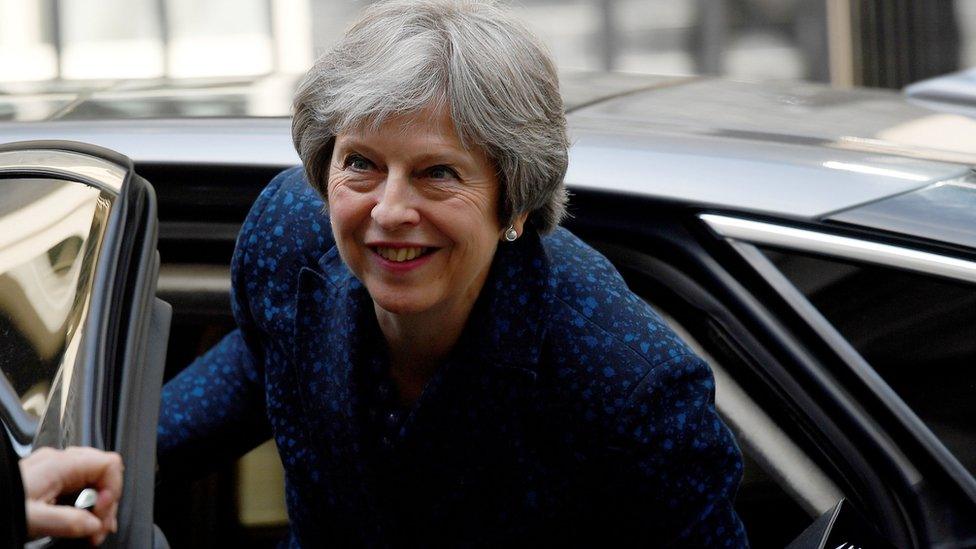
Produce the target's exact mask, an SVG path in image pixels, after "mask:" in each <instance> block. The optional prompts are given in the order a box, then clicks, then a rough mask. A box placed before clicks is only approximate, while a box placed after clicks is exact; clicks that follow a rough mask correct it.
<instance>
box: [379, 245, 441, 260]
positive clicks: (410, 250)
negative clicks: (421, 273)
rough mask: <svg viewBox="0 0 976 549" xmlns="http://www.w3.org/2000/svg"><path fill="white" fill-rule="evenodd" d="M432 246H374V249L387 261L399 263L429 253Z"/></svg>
mask: <svg viewBox="0 0 976 549" xmlns="http://www.w3.org/2000/svg"><path fill="white" fill-rule="evenodd" d="M429 249H430V248H426V247H420V246H410V247H392V246H374V247H373V251H374V252H376V254H377V255H379V256H380V257H382V258H383V259H385V260H387V261H395V262H397V263H403V262H405V261H413V260H414V259H417V258H418V257H420V256H422V255H424V254H425V253H427V251H428V250H429Z"/></svg>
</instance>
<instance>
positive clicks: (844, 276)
mask: <svg viewBox="0 0 976 549" xmlns="http://www.w3.org/2000/svg"><path fill="white" fill-rule="evenodd" d="M763 251H764V253H766V255H767V257H769V259H770V260H771V261H772V262H773V263H774V264H776V265H777V266H778V267H779V269H780V270H781V271H782V272H783V274H784V275H785V276H786V277H787V278H789V279H790V280H791V281H792V282H793V284H794V285H795V286H796V287H797V288H798V289H799V290H800V291H801V292H803V293H804V294H805V295H806V296H807V298H808V299H809V300H810V302H811V303H813V305H814V306H815V307H817V309H819V310H820V312H821V313H822V314H823V315H824V316H825V317H826V318H827V320H829V321H830V322H831V323H832V324H833V325H834V327H835V328H837V330H838V331H839V332H840V333H841V334H842V335H843V336H844V337H845V338H847V340H848V341H849V342H850V343H851V344H852V345H853V346H854V348H855V349H857V351H858V352H859V353H860V354H861V356H863V357H864V359H865V360H867V361H868V362H869V363H870V364H871V365H872V366H873V367H874V369H875V370H877V372H878V373H879V374H881V376H882V377H883V378H884V379H885V380H886V381H887V382H888V384H889V385H890V386H891V387H892V388H893V389H894V390H895V392H897V393H898V394H899V396H901V397H902V398H903V399H904V400H905V402H906V403H907V404H908V405H909V406H911V407H912V408H913V409H914V410H915V412H916V413H917V414H918V415H919V417H921V418H922V420H923V421H924V422H925V423H926V424H927V425H928V426H929V428H930V429H932V431H933V432H934V433H935V434H936V435H937V436H939V438H940V439H942V442H943V443H944V444H945V445H946V446H947V447H948V448H949V449H950V450H952V451H953V452H954V453H955V454H956V457H958V458H959V460H960V461H962V462H963V464H964V465H965V466H966V467H967V468H968V469H969V470H970V472H974V473H976V444H974V441H976V438H974V437H976V286H974V285H971V284H965V283H961V282H960V283H954V282H952V281H947V280H943V279H938V278H934V277H930V276H925V275H922V274H915V273H910V272H906V271H901V270H896V269H888V268H883V267H877V266H872V265H867V264H857V263H848V262H841V261H838V260H834V259H825V258H820V257H810V256H804V255H799V254H796V253H793V252H789V253H785V252H782V251H773V250H768V249H766V250H763Z"/></svg>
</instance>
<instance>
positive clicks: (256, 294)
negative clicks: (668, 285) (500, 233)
mask: <svg viewBox="0 0 976 549" xmlns="http://www.w3.org/2000/svg"><path fill="white" fill-rule="evenodd" d="M231 277H232V282H233V289H232V294H233V299H232V305H233V310H234V316H235V319H236V321H237V324H238V329H237V330H235V331H234V332H232V333H231V334H230V335H228V336H227V337H226V338H224V340H223V341H221V342H220V343H219V344H218V345H217V346H215V347H214V348H213V349H211V350H210V351H208V352H207V353H206V354H205V355H204V356H202V357H200V358H199V359H197V360H196V361H195V362H194V363H193V364H191V365H190V366H189V367H188V368H187V369H186V370H185V371H184V372H182V373H181V374H180V375H179V376H178V377H177V378H175V379H174V380H172V381H171V382H169V383H168V384H167V385H166V386H165V388H164V389H163V405H162V413H161V419H160V426H159V463H160V470H161V472H162V473H163V474H172V473H177V474H178V473H181V472H186V473H192V472H193V470H194V469H200V468H201V467H203V466H204V464H207V463H219V462H221V461H224V460H228V459H231V458H233V457H236V456H238V455H240V454H241V453H243V452H244V451H246V450H248V449H250V448H251V447H253V446H255V445H256V444H258V443H260V442H261V441H262V440H264V439H266V438H267V437H268V436H273V437H274V440H275V442H276V443H277V445H278V451H279V453H280V455H281V459H282V463H283V464H284V468H285V477H286V494H287V505H288V514H289V517H290V520H291V538H290V543H291V544H292V545H294V546H299V545H301V546H307V547H314V546H320V545H325V544H327V543H333V544H337V545H336V546H346V545H354V546H360V545H366V546H374V547H383V546H451V547H458V546H472V545H478V546H491V547H497V546H510V545H513V544H515V545H523V544H526V545H527V544H530V543H532V544H540V545H544V546H550V545H557V544H561V545H572V546H577V545H581V544H586V543H594V544H595V543H599V544H601V545H609V546H614V545H620V544H628V545H630V544H640V545H644V546H665V545H674V546H687V547H743V546H746V545H747V542H746V537H745V532H744V530H743V528H742V524H741V522H740V521H739V519H738V517H737V516H736V514H735V511H734V510H733V508H732V500H733V497H734V495H735V491H736V487H737V486H738V483H739V479H740V478H741V475H742V461H741V456H740V453H739V450H738V448H737V447H736V444H735V441H734V440H733V438H732V435H731V434H730V433H729V431H728V429H727V428H726V427H725V425H724V424H723V423H722V421H721V420H720V419H719V417H718V415H717V414H716V412H715V406H714V383H713V380H712V375H711V372H710V371H709V369H708V367H707V365H705V364H704V363H703V362H702V361H701V359H699V358H698V357H697V356H695V355H694V354H693V353H692V351H691V350H690V349H689V348H688V347H687V345H686V344H685V343H684V342H682V341H681V340H680V339H679V338H678V337H677V336H676V335H675V334H674V332H672V331H671V330H670V329H669V328H668V327H667V326H666V325H665V324H664V323H663V322H662V321H661V319H660V318H659V317H658V315H657V314H655V313H654V311H653V310H651V308H650V307H648V306H647V304H646V303H644V302H643V301H642V300H641V299H640V298H639V297H637V296H635V295H634V294H633V293H632V292H630V290H628V289H627V286H626V285H625V284H624V282H623V280H622V279H621V277H620V275H619V274H618V273H617V272H616V270H615V269H614V268H613V266H612V265H611V264H610V263H609V262H608V261H607V260H606V259H605V258H604V257H603V256H601V255H600V254H598V253H597V252H596V251H594V250H593V249H591V248H590V247H588V246H587V245H586V244H584V243H583V242H582V241H580V240H579V239H578V238H576V237H575V236H573V235H572V234H571V233H569V232H568V231H566V230H564V229H558V230H557V231H555V233H553V234H551V235H548V236H545V237H543V238H539V237H538V236H535V235H533V234H531V232H526V234H525V235H523V236H522V237H521V238H519V239H518V240H517V241H515V242H513V243H506V242H502V243H500V244H499V247H498V251H497V253H496V255H495V258H494V261H493V263H492V267H491V272H490V274H489V276H488V279H487V282H486V283H485V286H484V288H483V290H482V292H481V295H480V296H479V298H478V301H477V303H476V304H475V307H474V310H473V311H472V313H471V316H470V318H469V320H468V323H467V325H466V326H465V329H464V331H463V333H462V335H461V338H460V340H459V341H458V343H457V345H455V347H454V349H453V351H452V353H451V354H450V356H449V357H448V358H447V359H446V361H445V363H444V364H443V365H442V366H441V367H440V368H439V369H438V371H437V372H436V373H435V375H434V377H433V378H432V379H431V380H430V382H429V383H428V385H427V387H426V388H425V390H424V392H423V395H422V396H421V397H420V399H419V400H418V401H417V403H416V404H415V405H414V407H413V408H412V409H410V410H406V411H404V415H403V416H402V417H400V418H396V421H397V422H398V423H397V425H396V428H395V429H394V428H390V429H387V430H385V431H384V430H382V429H379V428H377V427H376V426H377V425H380V424H378V423H377V422H376V421H375V418H372V419H371V418H370V417H369V416H370V414H369V411H370V410H371V409H373V410H375V409H376V408H375V406H376V400H375V399H372V398H371V396H370V395H373V394H374V392H375V390H376V388H377V385H376V384H377V383H378V382H379V381H378V378H377V377H376V376H374V375H371V374H370V372H377V371H382V367H380V368H378V369H377V368H376V366H375V363H376V361H377V360H379V361H380V364H382V360H384V359H385V358H384V357H385V353H381V354H379V355H377V353H378V352H379V351H378V350H377V349H382V345H380V344H378V343H377V337H376V333H377V328H376V319H375V314H374V312H373V307H372V302H371V300H370V298H369V295H368V293H367V292H366V290H365V288H364V287H363V286H362V285H361V284H360V283H359V281H358V280H357V279H356V278H355V277H354V276H353V275H352V274H351V273H350V271H349V270H348V269H347V268H346V267H345V265H344V264H343V263H342V261H341V260H340V258H339V255H338V252H337V250H336V248H335V246H334V242H333V239H332V236H331V232H330V229H329V222H328V216H327V215H325V214H324V211H323V203H322V201H321V200H320V198H319V197H318V196H317V195H316V193H315V192H314V191H313V190H312V189H311V188H310V187H309V186H308V184H307V183H306V182H305V181H304V174H303V172H302V171H301V170H300V169H297V168H296V169H291V170H288V171H285V172H283V173H282V174H280V175H279V176H277V177H276V178H275V179H274V180H273V181H272V182H271V184H270V185H269V186H268V187H267V188H266V189H265V190H264V192H263V193H262V194H261V196H260V197H259V198H258V200H257V202H256V203H255V205H254V207H253V208H252V210H251V212H250V214H249V215H248V217H247V220H246V221H245V223H244V226H243V227H242V229H241V234H240V236H239V237H238V242H237V249H236V251H235V253H234V259H233V264H232V269H231ZM371 364H373V365H374V366H372V367H371V366H370V365H371ZM378 436H379V437H382V436H390V437H392V438H391V440H390V441H389V444H385V443H384V444H377V443H376V441H377V437H378ZM181 470H182V471H181Z"/></svg>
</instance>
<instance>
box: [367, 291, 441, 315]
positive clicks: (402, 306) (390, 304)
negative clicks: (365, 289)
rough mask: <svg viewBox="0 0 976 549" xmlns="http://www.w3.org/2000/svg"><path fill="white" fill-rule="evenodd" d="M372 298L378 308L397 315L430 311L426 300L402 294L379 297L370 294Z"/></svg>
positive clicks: (381, 295)
mask: <svg viewBox="0 0 976 549" xmlns="http://www.w3.org/2000/svg"><path fill="white" fill-rule="evenodd" d="M370 297H371V298H373V303H374V304H375V305H376V306H377V307H379V308H380V309H383V310H384V311H386V312H388V313H392V314H395V315H413V314H417V313H422V312H424V311H426V310H428V309H430V304H429V303H427V302H426V300H421V299H415V298H411V297H410V296H404V295H402V294H398V295H383V294H380V295H377V294H374V293H373V292H370Z"/></svg>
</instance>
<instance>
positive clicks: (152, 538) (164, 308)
mask: <svg viewBox="0 0 976 549" xmlns="http://www.w3.org/2000/svg"><path fill="white" fill-rule="evenodd" d="M25 176H26V177H51V178H56V179H61V180H68V181H74V182H78V183H82V184H85V185H89V186H91V187H93V188H96V189H99V190H101V191H103V192H108V193H112V194H114V200H113V202H112V205H111V209H110V211H109V215H108V218H107V220H106V226H105V229H104V231H103V233H102V240H101V243H100V246H99V250H98V260H97V262H96V265H95V271H94V274H93V282H92V289H91V295H90V302H89V305H88V310H87V317H86V319H85V321H84V322H85V325H84V328H83V332H82V334H81V344H80V346H79V350H78V353H77V356H76V358H75V362H74V367H73V374H72V375H71V377H70V386H69V387H61V390H66V391H69V396H70V397H71V398H69V401H68V404H67V408H69V410H67V411H66V413H64V414H63V419H62V421H59V422H58V423H57V429H52V431H57V432H51V433H46V432H44V430H45V427H44V425H42V426H41V430H40V431H39V432H38V434H37V436H36V438H35V441H37V442H40V443H41V444H42V445H43V444H45V443H49V444H50V445H54V446H68V445H77V446H91V447H94V448H99V449H104V450H113V451H116V452H119V453H120V454H121V455H122V458H123V461H124V463H125V467H126V470H125V475H124V478H123V498H122V500H121V501H120V505H119V511H118V513H119V514H118V520H119V532H118V534H116V535H113V536H110V537H109V538H108V539H107V540H106V543H105V546H107V547H146V546H150V545H152V546H159V545H165V539H164V538H162V536H161V534H160V533H159V532H158V530H157V529H155V528H154V527H153V523H152V517H153V509H152V505H153V491H154V485H155V447H156V423H157V421H158V413H159V396H160V389H161V385H162V374H163V367H164V365H165V352H166V340H167V339H168V330H169V319H170V308H169V306H168V305H167V304H165V303H164V302H162V301H160V300H158V299H157V298H156V297H155V292H156V282H157V277H158V271H159V255H158V253H157V252H156V242H157V235H158V221H157V214H156V198H155V193H154V191H153V189H152V187H151V185H149V184H148V183H147V182H146V181H145V180H143V179H142V178H141V177H139V176H138V175H137V174H136V173H135V170H134V166H133V163H132V162H131V160H129V159H128V158H126V157H124V156H122V155H120V154H118V153H115V152H113V151H110V150H107V149H104V148H101V147H96V146H92V145H87V144H83V143H75V142H68V141H27V142H18V143H9V144H4V145H0V178H8V177H25Z"/></svg>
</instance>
